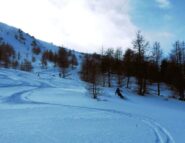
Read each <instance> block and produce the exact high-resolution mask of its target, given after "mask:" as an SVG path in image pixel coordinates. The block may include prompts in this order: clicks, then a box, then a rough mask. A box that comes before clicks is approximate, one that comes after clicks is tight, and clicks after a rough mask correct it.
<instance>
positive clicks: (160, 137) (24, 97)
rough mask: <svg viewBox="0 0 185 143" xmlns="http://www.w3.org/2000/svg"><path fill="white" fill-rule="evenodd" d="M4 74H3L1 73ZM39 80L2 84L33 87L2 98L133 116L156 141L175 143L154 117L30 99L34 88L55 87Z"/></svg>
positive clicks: (9, 102) (20, 102)
mask: <svg viewBox="0 0 185 143" xmlns="http://www.w3.org/2000/svg"><path fill="white" fill-rule="evenodd" d="M1 76H2V75H1ZM4 77H6V78H7V79H11V77H8V76H6V75H4ZM38 82H39V86H38V85H35V86H33V85H32V84H29V83H28V82H22V83H19V84H17V85H16V84H15V85H12V84H9V85H3V86H0V88H2V87H19V86H20V87H21V86H23V85H24V86H26V87H31V89H27V90H22V91H19V92H15V93H13V94H12V95H10V96H8V97H5V98H2V99H1V100H2V101H3V102H4V103H8V104H38V105H39V104H40V105H41V104H45V105H54V106H63V107H68V108H79V109H86V110H95V111H99V112H108V113H112V114H119V115H123V116H127V117H129V118H133V119H136V120H139V121H140V122H143V123H144V124H145V125H146V126H148V127H150V128H151V129H152V131H153V132H154V135H155V138H156V139H155V143H175V141H174V139H173V137H172V136H171V134H170V133H169V132H168V130H167V129H165V127H163V126H162V125H160V124H159V123H158V122H156V121H154V120H153V119H150V118H148V117H143V116H140V115H136V114H132V113H127V112H123V111H117V110H113V109H102V108H93V107H85V106H74V105H65V104H53V103H47V102H37V101H32V100H31V99H29V95H30V94H31V93H32V92H33V91H34V90H39V89H44V88H55V87H54V86H51V85H49V84H48V83H45V82H41V81H38Z"/></svg>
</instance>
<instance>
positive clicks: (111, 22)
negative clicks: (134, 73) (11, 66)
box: [0, 0, 185, 53]
mask: <svg viewBox="0 0 185 143" xmlns="http://www.w3.org/2000/svg"><path fill="white" fill-rule="evenodd" d="M0 3H1V5H0V20H1V22H4V23H7V24H9V25H12V26H15V27H18V28H21V29H22V30H24V31H26V32H28V33H30V34H31V35H34V36H35V37H37V38H39V39H41V40H44V41H48V42H53V43H55V44H57V45H63V46H66V47H68V48H70V49H75V50H78V51H82V52H88V53H89V52H99V51H100V49H101V48H102V46H103V47H104V48H110V47H113V48H117V47H122V48H123V49H126V48H131V47H132V41H133V39H134V37H135V34H136V32H137V31H138V30H140V31H141V32H142V33H143V35H144V36H145V39H146V40H148V41H150V43H151V45H152V43H153V42H154V41H159V42H160V43H161V47H162V48H163V50H164V52H165V53H168V52H169V51H170V50H171V48H172V44H173V43H174V42H175V41H176V40H181V41H182V40H185V34H184V33H185V24H184V22H183V20H184V19H185V15H184V13H183V12H184V11H183V9H184V8H183V6H184V5H185V1H182V0H16V1H12V0H0Z"/></svg>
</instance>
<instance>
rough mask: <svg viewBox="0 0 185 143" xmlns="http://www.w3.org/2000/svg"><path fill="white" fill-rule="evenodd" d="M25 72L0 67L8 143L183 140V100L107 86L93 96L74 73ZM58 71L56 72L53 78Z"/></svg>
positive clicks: (0, 138) (2, 138)
mask: <svg viewBox="0 0 185 143" xmlns="http://www.w3.org/2000/svg"><path fill="white" fill-rule="evenodd" d="M71 73H72V75H71V78H69V79H62V78H59V77H58V76H57V70H53V71H52V72H51V70H48V71H45V70H43V71H40V77H38V76H37V74H36V73H26V72H22V71H18V70H12V69H1V70H0V81H1V82H0V91H1V93H0V115H1V118H0V142H3V143H12V142H14V143H25V142H26V143H33V142H34V143H51V142H52V143H61V142H65V143H74V142H77V143H78V142H79V143H81V142H86V143H91V142H96V143H102V142H106V143H112V142H116V143H122V142H126V143H138V142H147V143H183V140H184V139H185V138H184V135H183V134H182V133H183V132H185V127H184V126H185V124H184V121H185V114H184V112H185V111H184V108H185V105H184V103H183V102H180V101H177V100H173V99H169V100H164V98H163V97H157V96H153V95H148V96H146V97H140V96H137V95H135V93H134V92H133V91H132V90H128V89H125V88H123V94H124V96H126V98H127V99H126V100H121V99H120V98H119V97H117V96H115V95H114V90H115V89H114V88H103V89H102V95H101V96H100V97H99V100H93V99H92V98H91V95H89V92H88V91H87V89H86V86H85V85H86V84H85V83H84V82H82V81H80V80H79V78H78V75H77V72H75V70H74V71H71ZM53 75H55V76H53Z"/></svg>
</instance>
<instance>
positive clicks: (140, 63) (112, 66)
mask: <svg viewBox="0 0 185 143" xmlns="http://www.w3.org/2000/svg"><path fill="white" fill-rule="evenodd" d="M132 45H133V48H132V49H127V50H126V51H125V52H124V53H123V51H122V50H121V48H117V49H116V50H114V49H113V48H109V49H107V50H106V51H103V50H102V53H101V54H96V53H95V54H92V55H90V54H86V55H85V56H84V60H83V62H82V68H81V78H82V79H83V80H85V81H87V82H89V83H91V85H92V91H93V92H92V93H93V95H94V98H96V97H97V94H98V93H97V91H98V88H97V87H98V86H99V85H101V86H107V87H111V86H112V83H111V82H112V81H114V82H115V81H116V82H117V85H118V86H122V84H123V80H124V79H125V80H126V87H127V88H129V86H130V85H129V83H130V78H131V77H135V79H136V80H137V93H138V95H142V96H144V95H146V93H147V92H148V89H147V86H148V84H151V83H156V85H157V86H156V91H157V94H158V95H160V85H161V83H165V84H167V85H169V86H170V87H171V88H173V89H174V91H176V92H178V95H179V99H180V100H184V99H185V98H184V88H185V42H180V41H176V42H175V43H174V44H173V50H172V51H171V53H170V55H169V56H168V57H167V58H163V51H162V48H161V46H160V43H159V42H155V43H154V44H153V45H152V47H151V46H150V45H149V42H148V41H146V40H145V38H144V37H143V35H142V34H141V32H138V33H137V34H136V37H135V39H134V40H133V42H132Z"/></svg>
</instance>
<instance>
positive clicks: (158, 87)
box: [157, 82, 161, 96]
mask: <svg viewBox="0 0 185 143" xmlns="http://www.w3.org/2000/svg"><path fill="white" fill-rule="evenodd" d="M160 92H161V91H160V82H158V83H157V94H158V96H160V94H161V93H160Z"/></svg>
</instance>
